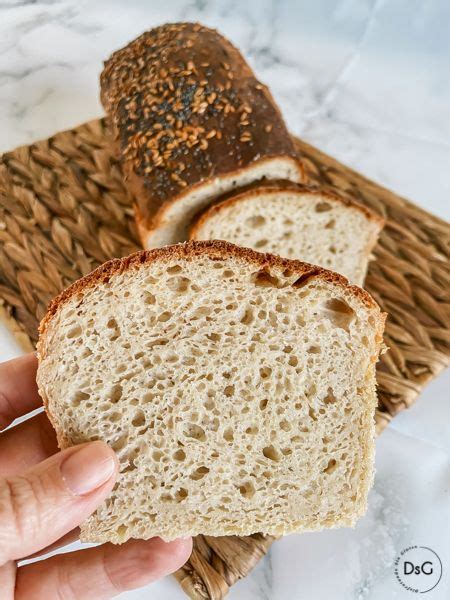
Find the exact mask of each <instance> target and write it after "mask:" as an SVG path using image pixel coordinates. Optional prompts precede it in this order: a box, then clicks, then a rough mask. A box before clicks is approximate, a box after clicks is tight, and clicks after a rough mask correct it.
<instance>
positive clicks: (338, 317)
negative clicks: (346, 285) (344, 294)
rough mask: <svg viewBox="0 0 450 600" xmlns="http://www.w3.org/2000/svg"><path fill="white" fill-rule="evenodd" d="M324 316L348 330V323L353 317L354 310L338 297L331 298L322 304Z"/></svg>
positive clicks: (337, 325)
mask: <svg viewBox="0 0 450 600" xmlns="http://www.w3.org/2000/svg"><path fill="white" fill-rule="evenodd" d="M324 308H325V316H326V317H327V318H328V319H329V320H330V321H331V322H332V323H333V325H335V326H336V327H340V328H341V329H344V330H345V331H349V327H350V323H351V322H352V321H353V319H354V317H355V311H354V310H353V309H352V307H351V306H349V305H348V304H347V302H345V301H344V300H341V299H340V298H332V299H330V300H327V301H326V302H325V304H324Z"/></svg>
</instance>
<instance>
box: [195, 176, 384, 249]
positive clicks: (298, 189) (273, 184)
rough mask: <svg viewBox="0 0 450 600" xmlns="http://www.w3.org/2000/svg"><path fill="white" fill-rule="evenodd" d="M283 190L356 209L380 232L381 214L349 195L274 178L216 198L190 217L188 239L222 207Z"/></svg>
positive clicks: (382, 219)
mask: <svg viewBox="0 0 450 600" xmlns="http://www.w3.org/2000/svg"><path fill="white" fill-rule="evenodd" d="M283 191H289V192H293V193H294V194H298V195H299V196H300V195H302V196H303V195H305V194H309V195H311V196H321V197H323V198H324V199H327V200H330V201H331V202H339V203H340V204H342V205H344V206H347V207H348V208H352V209H354V210H358V211H359V212H361V213H362V214H363V215H364V217H365V218H366V219H367V220H369V221H372V222H373V223H375V224H376V225H377V226H378V232H380V231H381V230H382V229H383V227H384V225H385V219H384V218H383V217H382V216H380V215H378V214H377V213H375V212H374V211H373V210H371V209H370V208H368V207H367V206H364V205H362V204H360V203H359V202H357V201H356V200H354V199H352V198H350V197H349V196H343V195H340V194H338V193H337V192H334V191H332V190H324V189H323V188H321V187H317V186H312V185H306V184H300V183H294V182H291V181H285V180H283V181H278V180H274V181H267V182H264V183H263V184H261V183H260V184H258V183H254V184H251V185H249V186H246V187H245V188H241V189H240V190H239V191H238V192H236V191H234V192H229V193H227V194H223V196H220V197H219V198H217V199H216V201H215V202H214V203H213V204H211V205H210V206H208V207H207V208H205V209H204V210H203V211H200V213H199V214H198V215H196V217H194V219H192V222H191V225H190V228H189V239H195V238H196V234H197V232H198V230H199V229H200V228H201V227H202V226H203V224H204V223H205V221H207V220H208V219H209V218H210V217H211V216H212V215H215V214H217V213H220V212H221V211H222V210H223V209H226V208H229V207H230V206H233V205H234V204H238V203H239V202H242V201H245V200H257V199H258V196H262V195H267V194H269V195H276V194H278V193H280V192H283Z"/></svg>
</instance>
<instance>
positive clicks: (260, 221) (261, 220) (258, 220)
mask: <svg viewBox="0 0 450 600" xmlns="http://www.w3.org/2000/svg"><path fill="white" fill-rule="evenodd" d="M265 223H266V219H265V217H263V216H262V215H255V216H252V217H249V218H248V219H246V220H245V224H246V225H248V226H249V227H251V228H252V229H257V228H258V227H262V226H263V225H265Z"/></svg>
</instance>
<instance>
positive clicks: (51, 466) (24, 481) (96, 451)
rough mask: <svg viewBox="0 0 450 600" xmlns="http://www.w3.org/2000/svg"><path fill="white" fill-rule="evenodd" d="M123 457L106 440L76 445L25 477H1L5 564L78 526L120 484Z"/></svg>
mask: <svg viewBox="0 0 450 600" xmlns="http://www.w3.org/2000/svg"><path fill="white" fill-rule="evenodd" d="M117 469H118V467H117V459H116V456H115V454H114V452H113V451H112V450H111V448H109V447H108V446H107V445H106V444H105V443H103V442H90V443H88V444H81V445H79V446H73V447H72V448H68V449H67V450H64V451H63V452H59V453H58V454H55V455H54V456H52V457H51V458H49V459H47V460H45V461H44V462H42V463H40V464H39V465H38V466H36V467H34V468H33V469H30V470H29V471H27V472H26V473H25V474H24V475H22V476H20V477H10V478H7V479H0V565H2V564H4V563H5V562H6V561H8V560H17V559H19V558H22V557H24V556H28V555H29V554H32V553H33V552H36V551H38V550H40V549H41V548H44V547H45V546H48V545H49V544H51V543H53V542H54V541H55V540H57V539H59V538H60V537H61V536H62V535H64V534H65V533H67V532H68V531H70V530H71V529H73V528H74V527H76V526H77V525H78V524H79V523H80V522H81V521H83V520H84V519H85V518H86V517H88V516H89V515H90V514H91V513H92V512H93V511H94V510H95V509H96V508H97V506H98V505H99V504H100V503H101V502H102V500H104V498H105V497H106V496H107V495H108V494H109V492H110V491H111V489H112V488H113V486H114V482H115V479H116V476H117Z"/></svg>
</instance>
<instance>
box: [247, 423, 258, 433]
mask: <svg viewBox="0 0 450 600" xmlns="http://www.w3.org/2000/svg"><path fill="white" fill-rule="evenodd" d="M258 432H259V429H258V427H256V425H251V426H250V427H247V428H246V430H245V433H246V434H247V435H256V434H257V433H258Z"/></svg>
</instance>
